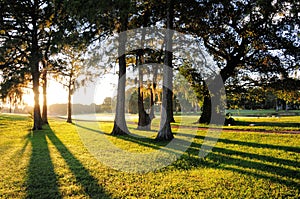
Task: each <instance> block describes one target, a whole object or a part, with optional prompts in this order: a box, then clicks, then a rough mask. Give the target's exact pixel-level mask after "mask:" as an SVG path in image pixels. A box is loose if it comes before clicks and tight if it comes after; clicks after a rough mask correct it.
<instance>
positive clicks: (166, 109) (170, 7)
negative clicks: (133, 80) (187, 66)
mask: <svg viewBox="0 0 300 199" xmlns="http://www.w3.org/2000/svg"><path fill="white" fill-rule="evenodd" d="M173 12H174V2H173V1H172V0H168V1H167V32H166V49H165V58H164V67H163V68H164V71H163V95H162V108H161V120H160V127H159V128H160V130H159V131H158V134H157V136H156V140H172V139H173V138H174V135H173V133H172V129H171V124H170V122H171V120H172V115H173V114H171V112H173V107H172V87H173V82H172V81H173V66H172V56H173V54H172V36H173V32H172V30H171V29H172V28H173ZM170 99H171V100H170Z"/></svg>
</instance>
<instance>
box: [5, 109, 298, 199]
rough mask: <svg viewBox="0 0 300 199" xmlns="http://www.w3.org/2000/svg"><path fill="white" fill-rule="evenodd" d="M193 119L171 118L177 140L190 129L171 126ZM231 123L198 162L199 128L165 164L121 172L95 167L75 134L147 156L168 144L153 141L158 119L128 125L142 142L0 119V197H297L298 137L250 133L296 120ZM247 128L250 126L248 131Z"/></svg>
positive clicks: (289, 126) (106, 127)
mask: <svg viewBox="0 0 300 199" xmlns="http://www.w3.org/2000/svg"><path fill="white" fill-rule="evenodd" d="M196 118H197V117H196V116H186V117H182V118H180V117H177V118H176V120H177V122H178V123H176V124H174V128H173V131H174V132H175V133H176V134H175V137H176V138H177V139H181V138H182V139H184V136H185V135H186V136H188V135H189V134H190V133H191V129H189V128H182V129H179V130H178V128H177V127H178V125H179V126H180V125H183V126H190V127H193V126H197V125H196V124H193V122H194V121H195V120H194V119H196ZM156 120H157V119H156ZM237 120H238V122H239V124H240V125H239V126H235V127H232V126H230V127H226V128H227V129H226V131H223V132H222V134H221V136H220V138H219V139H218V142H217V144H216V146H215V147H214V148H213V150H212V152H211V153H210V154H209V155H208V156H206V157H205V158H204V159H199V158H198V152H199V150H200V147H201V144H202V143H203V140H204V138H205V137H206V131H205V129H201V128H200V129H199V130H198V132H197V135H196V136H195V138H194V139H193V140H192V143H191V145H190V146H189V147H188V149H187V150H186V151H185V152H184V154H183V155H182V156H181V157H180V158H179V159H178V160H176V161H175V162H173V163H172V164H171V165H169V166H167V167H165V168H162V169H159V170H155V171H152V172H147V173H127V172H123V171H117V170H114V169H112V168H110V167H108V166H105V165H104V164H103V163H101V162H99V161H98V160H97V159H96V157H95V156H94V155H92V153H90V151H88V149H87V148H86V147H85V146H86V145H85V144H86V143H83V140H82V139H81V138H82V137H81V138H80V136H82V133H83V134H85V135H86V136H87V137H89V138H90V139H91V138H93V136H94V135H96V134H95V133H96V132H98V131H99V132H103V133H102V134H101V136H106V137H107V138H108V139H109V140H110V141H111V142H112V143H114V144H115V145H116V146H118V147H120V148H122V149H123V150H126V151H130V152H139V153H146V152H149V151H153V150H157V149H159V148H161V147H164V146H165V145H166V144H167V143H158V142H155V141H154V140H153V138H154V137H155V134H156V132H155V130H157V125H156V124H157V123H158V122H157V121H154V127H153V131H151V132H143V131H138V130H136V129H135V128H136V125H135V124H132V123H129V124H128V127H129V129H130V131H131V132H132V133H134V134H140V135H142V134H147V137H143V138H139V137H136V136H118V137H113V136H110V135H108V133H109V132H110V131H111V128H112V125H113V123H112V122H100V123H99V126H100V130H95V129H93V128H92V124H91V123H88V122H86V123H84V122H83V123H84V125H85V126H80V125H81V124H78V126H77V127H76V125H72V124H67V123H66V122H64V121H63V120H58V119H50V125H49V126H44V130H42V131H38V132H32V131H31V130H30V127H31V125H32V121H31V119H30V118H27V117H24V116H15V115H14V116H10V115H5V114H0V154H1V159H0V167H1V170H0V175H1V178H0V179H1V180H0V198H287V197H290V198H299V197H300V134H286V133H285V134H283V133H264V132H256V130H257V128H258V129H260V130H263V129H266V128H270V129H271V130H273V131H276V130H278V129H277V128H279V130H280V131H285V130H289V131H292V130H299V123H300V117H296V116H295V117H281V118H272V117H270V118H242V117H239V118H237ZM250 123H256V126H251V127H249V124H250ZM274 126H276V128H275V127H274ZM203 127H204V126H203ZM252 127H253V128H254V127H256V129H255V128H254V129H249V128H252ZM234 129H241V130H243V129H245V130H247V131H243V132H240V131H236V130H234ZM252 130H253V131H252ZM179 131H181V132H179ZM80 132H81V133H80ZM95 138H96V137H95Z"/></svg>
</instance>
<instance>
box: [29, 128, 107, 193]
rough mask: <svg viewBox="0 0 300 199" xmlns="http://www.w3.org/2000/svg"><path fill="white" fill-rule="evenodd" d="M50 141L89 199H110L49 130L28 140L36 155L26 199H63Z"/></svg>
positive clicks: (36, 133) (32, 155)
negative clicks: (48, 141)
mask: <svg viewBox="0 0 300 199" xmlns="http://www.w3.org/2000/svg"><path fill="white" fill-rule="evenodd" d="M47 138H48V139H49V140H50V141H51V143H52V144H53V145H54V146H55V147H56V149H57V150H58V151H59V153H60V155H61V156H62V157H63V158H64V160H65V161H66V163H67V165H68V167H69V169H70V170H71V172H72V173H73V174H74V176H75V178H76V182H77V183H79V184H80V185H81V187H83V190H84V191H85V193H86V195H87V196H88V197H89V198H110V197H109V195H108V194H107V193H106V192H105V190H104V188H102V187H101V186H100V185H99V184H98V181H97V179H95V178H94V177H93V176H92V175H91V174H90V173H89V171H88V170H87V169H86V168H85V167H84V166H83V165H82V163H81V162H80V161H79V160H78V159H77V158H76V157H75V156H74V155H73V154H72V153H71V152H70V151H69V150H68V148H67V147H66V146H65V145H64V144H63V143H62V142H61V140H60V139H59V138H58V137H57V136H56V135H55V134H54V132H53V131H52V130H51V128H49V127H45V130H41V131H36V132H31V133H29V134H28V136H27V139H28V140H29V142H30V143H31V145H32V154H31V158H30V162H29V168H28V171H27V180H26V185H27V189H26V191H27V193H26V198H61V197H62V196H61V193H60V191H59V184H58V176H57V175H56V173H55V171H54V166H53V163H52V160H51V157H50V151H49V148H48V143H47Z"/></svg>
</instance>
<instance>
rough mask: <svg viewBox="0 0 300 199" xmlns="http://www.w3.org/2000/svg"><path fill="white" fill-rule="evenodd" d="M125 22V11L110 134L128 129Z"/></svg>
mask: <svg viewBox="0 0 300 199" xmlns="http://www.w3.org/2000/svg"><path fill="white" fill-rule="evenodd" d="M127 23H128V16H127V13H125V14H123V16H122V15H121V29H120V31H119V32H121V33H120V34H119V37H118V42H119V46H118V56H119V58H118V59H119V80H118V93H117V105H116V115H115V120H114V127H113V130H112V132H111V134H112V135H127V134H128V133H129V130H128V128H127V124H126V121H125V83H126V59H125V58H126V57H125V47H126V41H127V35H126V32H122V31H126V30H127Z"/></svg>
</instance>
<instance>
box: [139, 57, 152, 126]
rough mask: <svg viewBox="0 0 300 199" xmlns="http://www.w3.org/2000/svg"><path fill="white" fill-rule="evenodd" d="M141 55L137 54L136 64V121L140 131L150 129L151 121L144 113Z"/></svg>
mask: <svg viewBox="0 0 300 199" xmlns="http://www.w3.org/2000/svg"><path fill="white" fill-rule="evenodd" d="M142 56H143V55H142V54H141V53H139V55H138V57H137V58H138V59H137V60H139V61H137V63H139V64H138V72H139V81H138V112H139V121H138V129H140V130H150V129H151V120H150V117H149V114H147V113H146V111H145V107H144V95H143V76H144V74H143V70H142V68H141V66H142V64H143V63H144V61H143V58H142Z"/></svg>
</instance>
